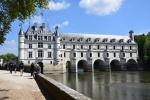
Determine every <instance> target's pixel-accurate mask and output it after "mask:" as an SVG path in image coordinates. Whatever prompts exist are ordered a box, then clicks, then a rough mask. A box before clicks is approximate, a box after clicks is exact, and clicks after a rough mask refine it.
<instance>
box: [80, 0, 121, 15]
mask: <svg viewBox="0 0 150 100" xmlns="http://www.w3.org/2000/svg"><path fill="white" fill-rule="evenodd" d="M122 2H123V0H80V2H79V6H80V7H82V8H84V9H85V10H86V13H88V14H95V15H100V16H104V15H109V14H111V13H113V12H116V11H117V10H118V9H119V8H120V6H121V4H122Z"/></svg>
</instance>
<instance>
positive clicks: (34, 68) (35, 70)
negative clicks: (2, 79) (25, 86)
mask: <svg viewBox="0 0 150 100" xmlns="http://www.w3.org/2000/svg"><path fill="white" fill-rule="evenodd" d="M7 66H9V71H10V74H12V70H13V69H14V73H16V71H17V65H16V64H15V63H13V62H12V61H10V62H9V64H7ZM42 66H43V65H42ZM19 69H20V76H23V71H24V63H23V62H22V61H21V62H20V63H19ZM30 72H31V76H33V77H35V74H36V73H40V72H41V73H42V74H43V67H41V68H40V66H39V64H34V63H33V62H32V64H31V66H30Z"/></svg>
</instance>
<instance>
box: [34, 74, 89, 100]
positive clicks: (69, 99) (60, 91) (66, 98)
mask: <svg viewBox="0 0 150 100" xmlns="http://www.w3.org/2000/svg"><path fill="white" fill-rule="evenodd" d="M36 79H37V81H39V82H40V83H41V84H42V85H43V86H44V87H45V89H47V91H48V92H49V94H50V95H51V96H52V97H53V98H54V99H55V100H92V99H91V98H89V97H86V96H84V95H83V94H81V93H79V92H77V91H75V90H73V89H71V88H69V87H67V86H65V85H63V84H61V83H59V82H57V81H55V80H53V79H51V78H49V77H47V76H45V75H43V74H38V75H37V76H36Z"/></svg>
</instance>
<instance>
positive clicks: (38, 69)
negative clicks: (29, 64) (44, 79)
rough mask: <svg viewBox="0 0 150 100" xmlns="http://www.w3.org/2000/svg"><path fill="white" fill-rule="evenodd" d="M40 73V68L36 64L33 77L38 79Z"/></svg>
mask: <svg viewBox="0 0 150 100" xmlns="http://www.w3.org/2000/svg"><path fill="white" fill-rule="evenodd" d="M39 73H40V66H39V65H38V64H35V67H34V72H33V77H34V78H36V75H35V74H39Z"/></svg>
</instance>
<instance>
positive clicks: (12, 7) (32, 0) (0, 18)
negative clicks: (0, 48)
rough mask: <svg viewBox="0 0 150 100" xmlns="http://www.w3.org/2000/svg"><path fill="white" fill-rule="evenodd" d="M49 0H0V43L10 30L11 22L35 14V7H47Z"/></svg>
mask: <svg viewBox="0 0 150 100" xmlns="http://www.w3.org/2000/svg"><path fill="white" fill-rule="evenodd" d="M49 1H50V0H0V44H2V43H4V41H5V35H6V34H8V33H9V31H11V23H12V22H13V21H15V20H16V19H18V20H20V21H23V20H25V19H27V18H30V17H31V16H35V15H36V14H37V9H38V8H40V9H41V11H42V9H48V3H49Z"/></svg>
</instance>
